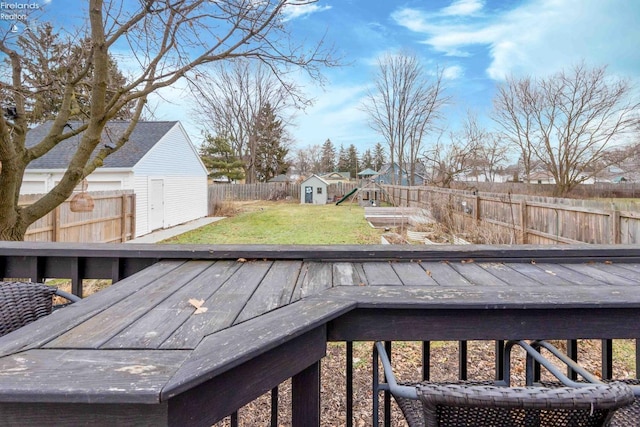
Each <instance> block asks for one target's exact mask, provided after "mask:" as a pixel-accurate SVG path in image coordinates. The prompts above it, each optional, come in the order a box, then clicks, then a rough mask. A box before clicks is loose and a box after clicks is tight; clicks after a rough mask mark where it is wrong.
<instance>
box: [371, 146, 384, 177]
mask: <svg viewBox="0 0 640 427" xmlns="http://www.w3.org/2000/svg"><path fill="white" fill-rule="evenodd" d="M385 163H387V155H386V153H385V152H384V147H383V146H382V144H381V143H379V142H378V143H377V144H376V146H375V147H374V148H373V166H375V168H374V169H375V170H376V172H380V169H382V165H384V164H385Z"/></svg>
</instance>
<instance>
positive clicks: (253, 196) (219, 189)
mask: <svg viewBox="0 0 640 427" xmlns="http://www.w3.org/2000/svg"><path fill="white" fill-rule="evenodd" d="M356 186H357V184H356V183H351V182H338V183H334V184H329V188H328V189H327V195H328V197H329V199H330V200H334V199H335V198H336V197H341V196H344V195H345V194H347V193H348V192H349V191H351V190H353V188H355V187H356ZM283 199H291V200H293V201H296V200H297V201H299V200H300V184H299V183H287V182H261V183H257V184H211V185H209V215H214V214H215V213H214V212H215V208H216V204H217V203H219V202H221V201H225V200H230V201H235V200H240V201H244V200H283Z"/></svg>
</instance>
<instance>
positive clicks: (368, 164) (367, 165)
mask: <svg viewBox="0 0 640 427" xmlns="http://www.w3.org/2000/svg"><path fill="white" fill-rule="evenodd" d="M365 169H375V165H374V163H373V154H371V149H369V148H367V149H366V150H365V152H364V154H363V155H362V161H361V162H360V170H365Z"/></svg>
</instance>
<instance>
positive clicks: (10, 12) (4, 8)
mask: <svg viewBox="0 0 640 427" xmlns="http://www.w3.org/2000/svg"><path fill="white" fill-rule="evenodd" d="M40 9H41V7H40V3H26V2H22V3H21V2H0V22H1V21H4V22H9V23H10V24H11V25H10V29H9V31H11V32H12V33H16V32H18V28H19V26H18V23H20V24H23V25H24V26H26V25H27V21H28V20H29V13H30V12H35V11H39V10H40Z"/></svg>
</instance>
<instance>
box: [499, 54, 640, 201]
mask: <svg viewBox="0 0 640 427" xmlns="http://www.w3.org/2000/svg"><path fill="white" fill-rule="evenodd" d="M631 91H632V88H631V86H630V84H629V83H628V82H627V81H624V80H620V79H615V78H613V77H611V76H607V74H606V67H595V68H589V67H587V66H586V65H585V64H584V63H582V64H578V65H576V66H574V67H573V68H572V69H570V70H568V71H564V70H563V71H561V72H559V73H556V74H553V75H551V76H549V77H545V78H541V79H538V80H535V81H530V80H528V79H523V80H517V79H510V80H508V81H507V83H506V85H505V86H504V87H503V88H502V89H501V91H500V93H499V95H498V101H497V102H496V106H497V108H498V111H497V114H498V116H499V117H502V120H500V121H499V122H498V123H500V124H501V125H502V127H503V129H505V130H506V133H509V134H511V135H514V136H515V137H517V138H520V139H521V140H522V141H524V143H525V144H526V145H527V147H529V148H530V150H531V153H532V160H538V161H540V163H541V164H542V165H543V166H544V168H545V169H546V170H547V171H548V172H550V173H551V174H552V176H553V178H554V180H555V182H556V195H564V194H566V193H567V192H569V191H571V189H573V188H574V187H575V186H576V185H578V184H580V183H581V182H584V181H585V180H587V179H589V178H591V177H594V176H596V175H597V174H598V173H599V172H600V171H601V170H602V169H603V168H606V167H607V166H609V165H611V164H615V163H616V162H617V161H619V160H618V159H613V158H612V153H613V151H611V150H607V149H608V148H612V146H613V145H614V144H615V143H622V142H624V141H623V137H624V135H625V134H626V133H628V132H635V131H636V129H637V124H638V119H639V118H638V113H639V109H640V103H638V102H637V100H632V99H631V95H632V94H631ZM503 92H504V93H508V94H513V96H509V97H504V96H503V95H502V94H503ZM506 98H508V100H509V102H510V103H511V104H509V103H507V102H505V101H506ZM500 109H502V110H503V111H500ZM509 110H512V111H516V112H518V114H517V115H515V116H514V115H512V114H511V113H508V111H509ZM505 112H506V113H505ZM523 116H526V118H527V123H528V124H529V125H530V126H529V127H528V128H523V127H522V120H521V118H522V117H523ZM510 117H511V118H510ZM525 130H527V132H525ZM620 152H621V153H622V152H623V151H620Z"/></svg>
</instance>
